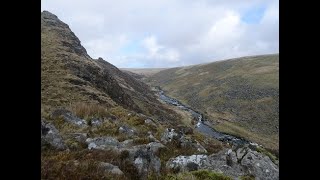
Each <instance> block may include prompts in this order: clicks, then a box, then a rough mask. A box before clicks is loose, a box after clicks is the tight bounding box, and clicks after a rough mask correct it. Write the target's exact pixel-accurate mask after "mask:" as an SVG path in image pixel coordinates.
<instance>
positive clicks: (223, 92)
mask: <svg viewBox="0 0 320 180" xmlns="http://www.w3.org/2000/svg"><path fill="white" fill-rule="evenodd" d="M147 81H148V82H149V83H151V84H152V85H154V86H160V87H161V88H162V89H163V90H165V91H166V92H167V94H168V95H170V96H172V97H174V98H176V99H178V100H180V101H182V102H183V103H185V104H187V105H189V106H191V107H193V108H195V109H196V110H198V111H200V112H201V113H203V114H204V116H205V117H207V119H209V120H211V121H212V122H214V123H215V124H216V125H215V128H216V129H217V130H219V131H222V132H227V133H230V134H233V135H237V136H240V137H245V138H246V139H249V140H251V141H254V142H257V143H261V144H262V145H264V146H266V147H268V148H270V149H273V150H278V146H279V145H278V140H279V135H278V134H279V55H278V54H275V55H262V56H252V57H242V58H236V59H230V60H224V61H219V62H213V63H207V64H200V65H195V66H187V67H179V68H171V69H167V70H163V71H160V72H159V73H156V74H154V75H153V76H151V77H149V78H148V79H147Z"/></svg>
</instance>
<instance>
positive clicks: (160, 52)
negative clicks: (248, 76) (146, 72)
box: [41, 0, 279, 67]
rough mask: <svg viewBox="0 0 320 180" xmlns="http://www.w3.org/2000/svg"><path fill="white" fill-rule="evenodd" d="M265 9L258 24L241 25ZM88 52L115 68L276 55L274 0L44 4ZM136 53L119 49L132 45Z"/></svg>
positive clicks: (55, 1)
mask: <svg viewBox="0 0 320 180" xmlns="http://www.w3.org/2000/svg"><path fill="white" fill-rule="evenodd" d="M261 6H263V7H265V12H264V14H263V16H262V19H261V20H260V21H259V22H258V23H253V24H247V23H244V22H243V21H242V16H243V15H244V13H245V12H246V11H248V10H250V9H252V8H256V7H261ZM41 9H42V10H48V11H50V12H52V13H54V14H56V15H57V16H58V17H59V18H60V19H61V20H62V21H64V22H65V23H67V24H69V26H70V28H71V29H72V31H74V32H75V34H76V35H77V36H78V37H79V39H80V40H81V42H82V44H83V46H84V47H85V48H86V49H87V52H88V54H89V55H90V56H91V57H93V58H98V57H102V58H104V59H107V60H108V61H109V62H110V63H112V64H114V65H116V66H119V67H126V66H144V67H172V66H181V65H189V64H197V63H204V62H209V61H214V60H221V59H225V58H232V57H237V56H247V55H256V54H265V53H277V52H278V51H279V5H278V0H250V1H239V0H228V1H221V0H197V1H194V0H153V1H150V0H135V1H130V0H117V1H114V0H90V1H88V0H67V1H66V0H46V1H42V7H41ZM133 41H134V42H141V44H139V43H134V44H133V45H134V46H137V47H136V48H132V49H136V50H137V52H135V53H132V52H130V53H128V54H126V52H124V51H121V49H123V48H124V47H126V46H127V45H128V44H130V43H132V42H133Z"/></svg>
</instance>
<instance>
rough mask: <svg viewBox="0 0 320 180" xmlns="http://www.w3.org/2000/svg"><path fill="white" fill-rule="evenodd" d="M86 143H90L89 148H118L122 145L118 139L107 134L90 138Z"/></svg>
mask: <svg viewBox="0 0 320 180" xmlns="http://www.w3.org/2000/svg"><path fill="white" fill-rule="evenodd" d="M86 143H87V144H88V149H101V150H110V149H118V148H119V146H120V143H119V141H118V140H117V139H115V138H113V137H107V136H104V137H96V138H88V139H87V140H86Z"/></svg>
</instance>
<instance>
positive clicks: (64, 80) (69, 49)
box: [41, 11, 179, 123]
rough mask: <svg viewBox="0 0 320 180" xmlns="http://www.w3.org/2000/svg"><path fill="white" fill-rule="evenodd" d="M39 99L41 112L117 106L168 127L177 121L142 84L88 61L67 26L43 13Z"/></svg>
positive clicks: (103, 63) (109, 66)
mask: <svg viewBox="0 0 320 180" xmlns="http://www.w3.org/2000/svg"><path fill="white" fill-rule="evenodd" d="M41 97H42V98H41V100H42V102H41V103H42V111H43V112H48V111H50V110H51V109H54V108H56V107H64V106H69V105H70V104H75V103H77V102H81V103H93V104H101V105H103V106H106V107H114V106H118V105H120V106H121V107H123V108H126V109H130V110H134V111H136V112H138V113H144V114H146V115H150V116H154V117H155V118H156V119H159V120H163V121H166V122H171V123H176V118H177V117H179V116H178V115H177V114H175V113H174V112H173V111H171V110H169V109H167V108H165V107H164V106H162V104H161V103H159V102H158V101H157V99H156V97H155V96H154V94H153V93H152V92H151V91H150V89H149V87H148V86H146V85H145V84H144V83H142V82H140V81H139V80H137V79H135V78H133V77H131V76H130V75H128V74H127V73H124V72H122V71H120V70H119V69H117V68H116V67H115V66H113V65H112V64H110V63H108V62H106V61H104V60H103V59H101V58H100V59H98V60H94V59H92V58H90V56H89V55H88V54H87V52H86V50H85V49H84V47H83V46H82V45H81V43H80V40H79V39H78V38H77V37H76V36H75V34H74V33H73V32H72V31H71V30H70V28H69V26H68V25H67V24H65V23H63V22H62V21H60V20H59V19H58V18H57V16H55V15H53V14H51V13H50V12H47V11H44V12H42V13H41Z"/></svg>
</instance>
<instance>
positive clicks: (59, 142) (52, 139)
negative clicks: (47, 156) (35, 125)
mask: <svg viewBox="0 0 320 180" xmlns="http://www.w3.org/2000/svg"><path fill="white" fill-rule="evenodd" d="M47 146H49V147H50V148H54V149H57V150H66V149H67V146H66V145H65V143H64V141H63V139H62V137H61V136H60V134H59V131H58V130H57V129H56V128H55V127H54V125H53V124H51V123H48V122H45V121H44V120H42V121H41V147H43V148H44V147H47Z"/></svg>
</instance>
